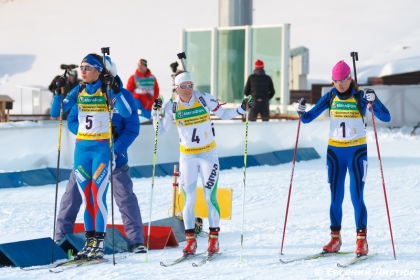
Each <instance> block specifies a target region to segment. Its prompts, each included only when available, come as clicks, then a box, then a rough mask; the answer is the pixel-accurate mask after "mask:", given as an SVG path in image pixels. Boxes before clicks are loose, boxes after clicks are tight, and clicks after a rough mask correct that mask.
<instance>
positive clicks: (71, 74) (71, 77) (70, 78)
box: [48, 64, 82, 120]
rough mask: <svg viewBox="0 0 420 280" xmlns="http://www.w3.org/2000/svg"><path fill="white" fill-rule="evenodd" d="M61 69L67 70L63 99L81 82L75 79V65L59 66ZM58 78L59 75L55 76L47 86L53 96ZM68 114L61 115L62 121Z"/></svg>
mask: <svg viewBox="0 0 420 280" xmlns="http://www.w3.org/2000/svg"><path fill="white" fill-rule="evenodd" d="M60 68H61V69H63V70H65V69H67V83H66V86H65V87H64V97H66V96H67V93H69V92H70V90H72V89H73V88H74V87H75V86H77V85H79V84H80V83H81V82H82V80H80V79H78V78H77V70H76V68H77V65H74V64H70V65H66V64H61V67H60ZM59 78H60V75H57V76H55V77H54V79H53V80H52V81H51V84H50V85H49V86H48V89H49V90H50V91H51V92H52V93H53V96H54V92H55V90H56V89H57V84H56V83H57V81H58V79H59ZM68 114H69V112H66V113H65V114H63V120H65V119H67V116H68ZM50 119H51V120H55V119H56V118H50Z"/></svg>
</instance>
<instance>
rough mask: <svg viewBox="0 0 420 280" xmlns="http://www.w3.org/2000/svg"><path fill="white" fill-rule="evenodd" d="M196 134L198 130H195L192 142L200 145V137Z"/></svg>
mask: <svg viewBox="0 0 420 280" xmlns="http://www.w3.org/2000/svg"><path fill="white" fill-rule="evenodd" d="M196 132H197V128H194V130H193V135H192V137H191V142H197V144H198V143H200V137H198V135H196Z"/></svg>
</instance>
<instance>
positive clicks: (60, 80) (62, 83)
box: [55, 76, 67, 94]
mask: <svg viewBox="0 0 420 280" xmlns="http://www.w3.org/2000/svg"><path fill="white" fill-rule="evenodd" d="M66 84H67V79H66V77H64V76H58V77H57V80H56V81H55V85H56V86H57V88H56V89H55V92H56V93H58V94H60V93H61V88H62V87H65V86H66Z"/></svg>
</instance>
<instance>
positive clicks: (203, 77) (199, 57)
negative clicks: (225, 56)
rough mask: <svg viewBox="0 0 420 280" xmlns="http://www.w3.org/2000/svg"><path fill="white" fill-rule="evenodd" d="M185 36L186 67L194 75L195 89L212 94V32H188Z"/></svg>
mask: <svg viewBox="0 0 420 280" xmlns="http://www.w3.org/2000/svg"><path fill="white" fill-rule="evenodd" d="M185 36H186V41H185V42H186V44H185V46H186V47H185V48H186V49H185V55H186V56H187V59H186V60H185V62H186V65H185V67H186V68H187V70H188V71H189V72H190V73H191V74H192V75H193V78H194V88H195V89H197V90H199V91H201V92H210V76H211V73H210V71H211V31H187V32H186V34H185ZM179 69H182V66H181V67H179Z"/></svg>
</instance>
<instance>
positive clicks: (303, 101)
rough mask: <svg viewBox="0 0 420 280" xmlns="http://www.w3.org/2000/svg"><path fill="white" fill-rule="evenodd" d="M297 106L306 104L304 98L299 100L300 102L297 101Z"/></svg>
mask: <svg viewBox="0 0 420 280" xmlns="http://www.w3.org/2000/svg"><path fill="white" fill-rule="evenodd" d="M299 104H300V105H305V104H306V100H305V98H303V97H302V98H301V99H300V100H299Z"/></svg>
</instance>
